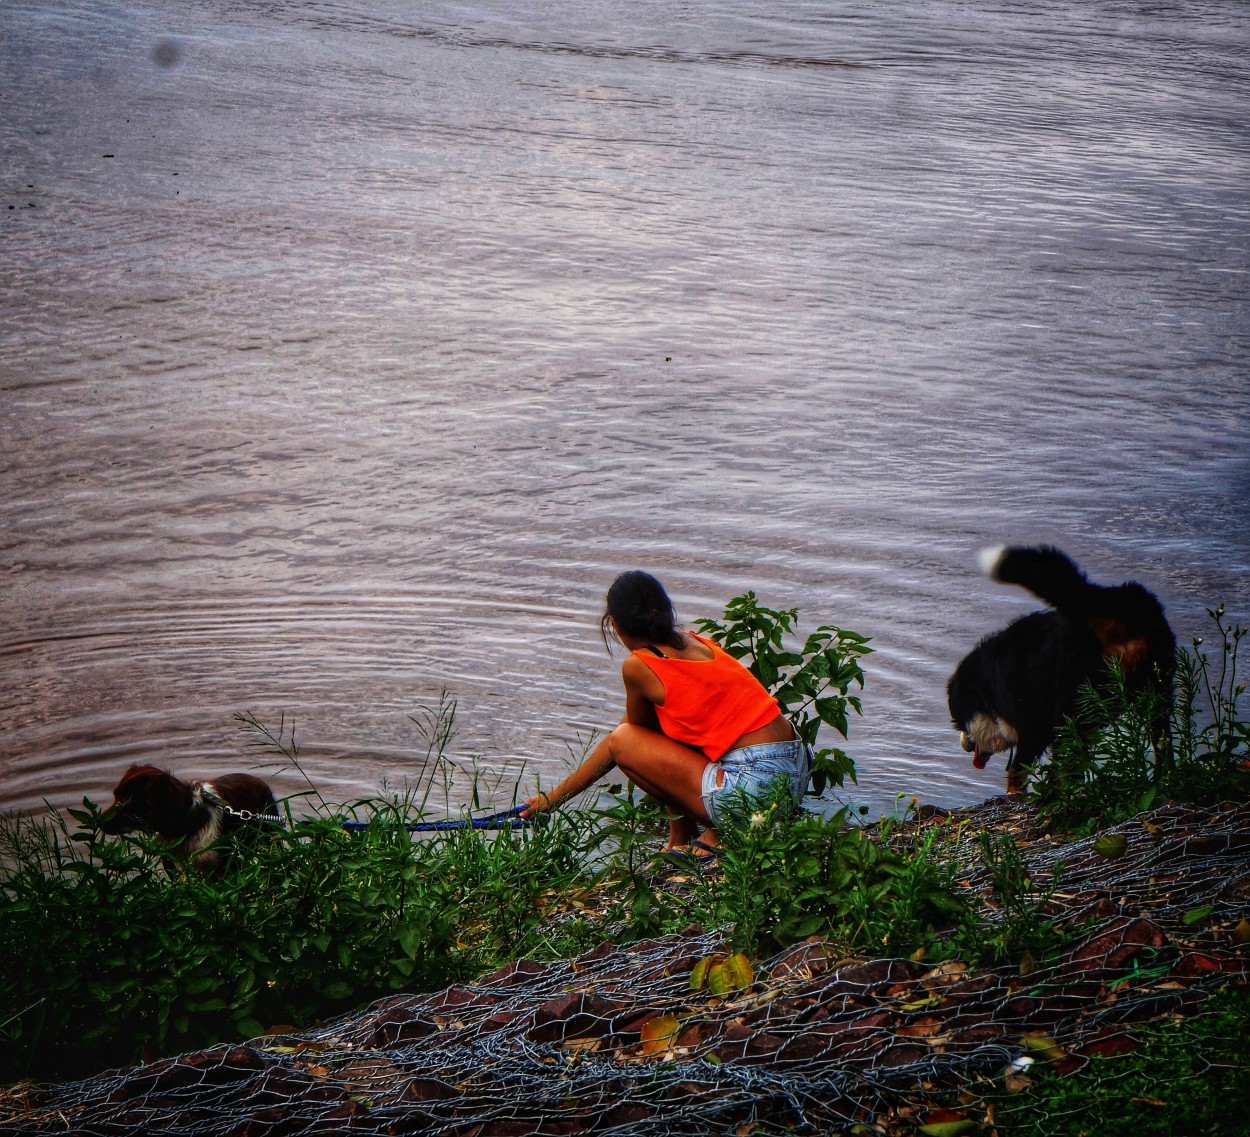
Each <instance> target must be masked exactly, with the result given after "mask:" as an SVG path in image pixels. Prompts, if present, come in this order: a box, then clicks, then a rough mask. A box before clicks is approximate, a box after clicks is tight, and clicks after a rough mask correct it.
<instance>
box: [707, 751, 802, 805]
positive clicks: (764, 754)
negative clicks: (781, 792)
mask: <svg viewBox="0 0 1250 1137" xmlns="http://www.w3.org/2000/svg"><path fill="white" fill-rule="evenodd" d="M718 769H719V770H724V771H725V781H724V782H723V784H721V785H719V786H718V785H717V784H716V771H717V770H718ZM810 770H811V756H810V753H809V751H808V749H807V747H806V746H804V745H803V743H802V742H801V741H800V740H799V739H797V738H796V739H794V740H793V741H791V742H761V743H758V744H756V745H755V746H743V747H740V748H739V749H737V750H730V751H729V752H728V753H727V754H723V755H722V756H721V758H720V760H719V761H717V762H709V763H708V764H707V765H706V766H705V767H704V768H703V808H704V809H706V810H707V815H708V817H709V818H710V819H711V822H712V824H713V825H720V824H721V823H722V822H723V820H724V816H723V814H721V812H720V809H721V806H722V805H723V803H724V802H725V800H726V795H728V796H729V797H730V798H733V799H737V800H738V801H740V802H743V804H749V799H751V798H756V797H760V796H761V795H762V794H763V793H764V790H765V788H766V787H767V786H768V784H769V782H772V781H775V780H776V779H777V778H787V779H789V782H790V793H791V796H792V797H793V798H794V803H795V805H797V804H798V803H799V802H800V801H802V800H803V794H804V793H805V792H806V790H807V775H808V773H809V772H810Z"/></svg>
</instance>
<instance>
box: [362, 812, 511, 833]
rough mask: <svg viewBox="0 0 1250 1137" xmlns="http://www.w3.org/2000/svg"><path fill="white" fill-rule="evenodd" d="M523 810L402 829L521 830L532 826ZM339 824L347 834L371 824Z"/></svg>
mask: <svg viewBox="0 0 1250 1137" xmlns="http://www.w3.org/2000/svg"><path fill="white" fill-rule="evenodd" d="M524 808H525V806H523V805H517V806H513V807H512V808H511V809H505V810H504V811H503V812H502V813H492V814H490V815H489V816H487V817H466V818H464V819H463V820H461V821H414V822H412V824H410V825H405V826H404V827H403V828H405V829H407V830H408V832H409V833H440V832H443V831H445V830H448V829H523V828H524V827H525V826H526V825H531V824H533V818H528V817H521V816H520V814H521V810H523V809H524ZM339 824H340V825H341V826H342V827H343V828H344V829H346V830H347V831H348V832H352V833H354V832H358V831H360V830H362V829H368V828H369V826H370V825H371V824H372V822H369V821H340V822H339ZM396 828H398V826H396Z"/></svg>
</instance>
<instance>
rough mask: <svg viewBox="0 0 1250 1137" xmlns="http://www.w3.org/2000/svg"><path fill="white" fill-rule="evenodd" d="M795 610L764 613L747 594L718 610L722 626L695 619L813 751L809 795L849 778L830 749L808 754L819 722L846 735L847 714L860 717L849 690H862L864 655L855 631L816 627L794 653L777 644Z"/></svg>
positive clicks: (847, 765)
mask: <svg viewBox="0 0 1250 1137" xmlns="http://www.w3.org/2000/svg"><path fill="white" fill-rule="evenodd" d="M798 616H799V613H798V609H797V608H788V609H782V610H777V609H773V608H765V607H764V606H763V605H762V604H760V603H759V601H758V600H757V599H756V596H755V593H754V592H748V593H746V594H745V595H743V596H735V597H734V598H733V599H732V600H731V601H730V602H729V603H728V604H727V605H726V606H725V616H724V621H723V622H722V621H718V620H712V619H706V618H705V619H700V620H696V621H695V626H696V627H697V628H698V629H699V631H701V632H703V633H704V634H705V635H707V636H709V637H710V638H712V639H714V640H715V641H716V642H717V643H718V644H720V646H721V647H722V648H724V650H725V651H726V652H728V653H729V654H730V655H732V656H733V657H734V658H735V659H740V660H745V661H746V663H747V666H748V667H749V668H750V669H751V672H752V673H753V674H754V675H755V677H756V678H757V679H758V680H759V681H760V682H761V683H762V684H763V685H764V686H765V687H766V688H767V689H768V691H769V692H770V693H771V694H772V695H774V696H775V697H776V699H777V702H778V704H779V705H780V707H781V709H782V711H783V712H784V713H785V714H786V715H787V716H788V717H789V719H790V721H791V723H792V724H793V725H794V729H795V732H796V733H797V734H798V736H799V737H800V738H801V739H802V740H803V741H804V742H805V743H806V744H807V745H808V746H810V747H812V749H813V751H814V760H813V762H812V771H811V786H812V792H813V793H814V794H816V795H817V796H819V795H820V794H822V793H824V791H825V787H826V785H834V786H842V785H844V784H845V782H846V779H847V778H850V779H851V781H854V780H855V763H854V762H853V761H852V760H851V758H850V756H849V755H847V754H846V753H845V752H844V751H842V750H840V749H838V748H837V747H826V748H823V749H816V738H817V735H818V733H819V731H820V727H821V724H822V723H823V724H825V725H828V726H831V727H833V728H834V730H836V731H837V732H838V733H839V734H840V735H841V736H842V737H843V738H845V737H846V736H847V730H848V725H849V724H848V709H849V710H854V712H855V713H856V714H862V713H863V711H862V708H861V707H860V701H859V696H858V695H852V694H850V693H849V692H850V690H851V687H852V685H854V686H857V687H859V688H860V690H862V689H863V686H864V673H863V670H862V669H861V668H860V664H859V659H860V657H861V656H864V655H869V654H871V652H872V648H870V647H869V646H868V640H867V639H866V638H865V637H863V636H861V635H859V634H858V633H856V632H848V631H846V630H844V629H842V628H835V627H833V626H832V625H830V624H822V625H821V626H820V627H818V628H817V629H816V630H815V631H814V632H812V633H811V634H810V635H809V636H808V637H807V639H806V640H805V641H804V643H803V647H802V648H801V649H800V650H798V651H794V650H792V649H790V648H787V647H786V646H785V644H784V642H783V640H784V638H785V637H786V636H789V635H792V634H794V632H795V629H796V627H797V625H798Z"/></svg>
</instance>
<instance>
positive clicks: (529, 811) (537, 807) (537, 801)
mask: <svg viewBox="0 0 1250 1137" xmlns="http://www.w3.org/2000/svg"><path fill="white" fill-rule="evenodd" d="M524 804H525V808H524V809H523V810H521V817H523V818H524V819H525V820H526V821H529V820H530V818H532V817H534V816H535V815H536V814H539V813H546V812H547V811H548V810H549V809H551V808H552V807H553V805H554V804H555V803H553V802H552V800H551V798H549V797H548V796H547V795H546V794H545V793H541V792H540V793H536V794H535V795H534V796H533V797H532V798H529V799H528V800H527V801H526V802H525V803H524Z"/></svg>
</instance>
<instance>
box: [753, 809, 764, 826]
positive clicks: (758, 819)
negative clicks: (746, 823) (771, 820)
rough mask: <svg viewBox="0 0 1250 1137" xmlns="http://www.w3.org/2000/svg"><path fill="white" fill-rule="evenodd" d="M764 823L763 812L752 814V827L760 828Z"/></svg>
mask: <svg viewBox="0 0 1250 1137" xmlns="http://www.w3.org/2000/svg"><path fill="white" fill-rule="evenodd" d="M763 824H764V815H763V814H762V813H753V814H751V828H752V829H758V828H759V827H760V826H761V825H763Z"/></svg>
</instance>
